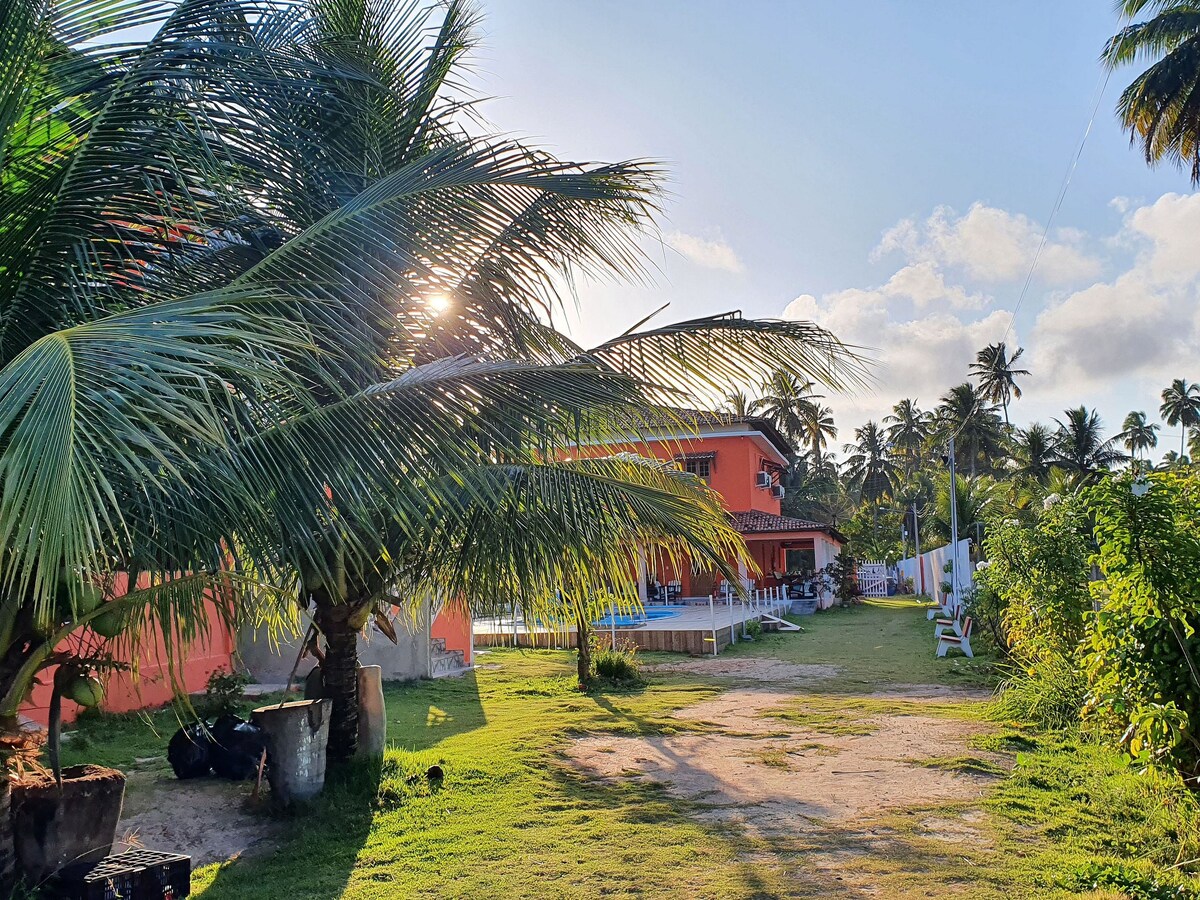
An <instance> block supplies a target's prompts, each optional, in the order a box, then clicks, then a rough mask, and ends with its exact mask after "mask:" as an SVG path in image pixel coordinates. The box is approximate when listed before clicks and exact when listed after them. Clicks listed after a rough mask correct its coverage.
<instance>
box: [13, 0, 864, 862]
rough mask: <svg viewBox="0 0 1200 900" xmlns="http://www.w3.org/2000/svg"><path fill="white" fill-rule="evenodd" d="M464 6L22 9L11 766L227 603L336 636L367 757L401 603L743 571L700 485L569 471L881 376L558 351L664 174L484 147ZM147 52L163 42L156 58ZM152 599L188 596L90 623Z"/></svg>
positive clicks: (702, 335)
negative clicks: (646, 551)
mask: <svg viewBox="0 0 1200 900" xmlns="http://www.w3.org/2000/svg"><path fill="white" fill-rule="evenodd" d="M430 14H432V13H424V12H421V11H420V10H419V9H417V8H416V7H413V6H410V5H407V4H405V5H396V6H392V5H389V4H387V3H382V4H361V3H356V2H353V0H346V2H338V0H328V2H322V3H320V4H316V5H314V6H313V7H312V8H307V9H305V8H299V7H291V6H289V7H286V8H283V7H281V8H280V9H278V10H275V9H273V8H269V7H268V8H265V9H264V8H263V7H261V6H258V5H255V6H253V7H250V6H247V7H246V8H245V9H242V10H239V9H238V8H237V7H236V5H235V2H234V0H220V2H215V0H214V2H213V3H212V4H211V6H208V5H206V0H195V2H192V3H189V4H186V5H185V6H182V7H174V6H169V5H168V6H164V5H160V4H157V3H151V2H145V3H141V2H138V0H127V2H118V3H117V4H113V3H112V2H110V0H70V2H64V3H62V4H40V3H36V2H34V0H14V2H11V3H8V4H6V5H5V6H4V7H3V10H2V12H0V25H2V26H3V27H0V147H2V148H3V156H0V167H2V168H0V223H2V227H0V311H2V315H0V470H2V471H3V483H4V491H3V493H0V538H2V539H3V543H4V547H5V553H4V554H3V556H2V557H0V583H2V584H3V586H4V593H3V595H2V597H3V599H2V600H0V732H4V734H3V735H2V736H4V737H6V738H7V737H12V736H13V735H14V734H15V733H16V712H17V710H18V709H19V707H20V705H21V703H22V701H23V700H24V699H25V697H26V696H27V693H28V690H29V686H30V685H31V684H32V681H33V678H34V677H35V676H36V674H37V672H38V671H39V670H40V669H42V668H44V667H45V666H47V665H51V664H53V663H54V662H56V661H58V657H57V656H56V652H57V651H56V647H58V646H60V645H61V643H62V641H63V640H64V639H65V638H66V637H67V636H69V635H70V634H72V633H75V632H78V631H79V630H80V629H82V628H83V627H84V626H86V625H88V624H89V623H91V622H93V621H95V620H96V619H97V618H98V617H99V616H100V615H102V614H103V615H107V614H110V613H120V614H121V615H122V616H123V617H125V618H126V620H127V628H128V634H129V636H130V637H131V639H134V640H136V639H137V637H138V635H139V634H141V633H145V634H147V635H148V634H149V632H148V630H146V629H144V628H143V626H144V625H146V624H149V623H153V622H161V623H169V625H170V627H169V628H167V629H166V631H167V635H168V637H170V638H172V639H173V640H172V641H171V646H170V647H169V648H168V651H169V653H170V654H172V656H173V658H174V659H176V660H178V659H180V658H182V656H183V654H182V652H181V649H180V647H179V643H180V642H182V643H186V642H187V641H188V640H190V639H192V638H195V637H196V636H198V635H199V634H200V633H202V631H203V628H204V623H205V622H206V621H207V612H206V604H207V603H208V602H209V601H208V600H206V596H207V595H209V594H211V593H212V592H213V591H214V590H215V592H216V597H217V600H216V605H217V607H218V609H219V610H220V611H221V612H222V613H223V614H224V615H225V616H226V617H227V619H228V620H229V621H230V622H231V623H233V622H235V620H236V619H238V618H239V617H248V616H252V615H256V614H259V613H261V615H263V616H269V617H271V618H272V619H273V620H274V621H275V622H276V623H279V624H282V620H283V618H284V617H285V614H286V616H294V615H295V612H296V609H297V604H296V603H295V598H299V599H300V606H302V607H306V608H309V609H311V611H312V612H313V616H314V619H315V621H316V623H317V625H318V627H319V629H320V632H321V634H322V637H323V640H324V641H325V642H326V648H325V655H326V685H325V687H326V691H327V693H328V694H329V695H330V696H331V697H332V699H333V701H334V703H333V708H334V713H333V720H332V722H331V725H332V726H333V727H332V729H331V733H332V736H331V745H330V752H331V755H332V756H333V757H334V758H335V759H336V758H338V757H344V756H346V755H348V753H349V752H352V750H353V747H354V735H355V733H356V721H355V717H356V714H357V704H356V702H355V701H356V687H355V681H356V679H355V667H356V664H357V647H356V635H357V632H358V631H359V630H360V629H361V628H362V626H363V625H364V624H365V622H366V621H367V620H368V619H369V618H370V617H371V615H373V614H376V613H377V612H378V611H379V610H380V606H381V604H383V603H384V602H385V601H387V600H388V599H389V598H396V597H398V598H402V599H404V600H406V601H415V600H416V598H418V597H419V596H421V594H420V593H419V592H418V586H419V588H420V590H422V591H423V590H426V589H427V588H429V587H433V588H439V587H446V588H447V589H451V588H452V589H453V590H455V591H457V592H460V593H461V594H462V596H464V598H465V599H467V600H468V601H469V602H472V603H474V604H477V605H480V606H482V605H483V604H486V603H488V602H495V600H494V598H496V597H500V596H503V595H505V594H509V593H511V592H512V591H514V590H517V591H521V592H522V594H523V599H524V600H526V601H527V604H530V605H532V608H535V609H536V608H543V609H549V608H551V605H552V604H556V603H559V602H560V598H562V599H564V600H565V601H566V602H567V603H568V604H570V608H571V609H575V610H578V609H581V608H583V606H584V604H585V602H586V598H587V596H588V593H589V591H595V590H599V589H601V588H606V587H608V586H609V585H611V584H620V583H624V582H625V581H627V580H628V579H627V577H626V576H627V574H628V571H629V567H630V566H631V565H633V564H634V561H635V560H634V558H633V557H632V556H631V555H630V554H631V552H632V551H631V550H630V549H629V548H631V547H634V546H635V545H636V544H637V543H638V542H639V541H641V540H642V539H643V538H646V539H648V540H649V541H650V542H651V543H653V544H655V545H656V546H659V547H661V548H662V551H663V552H666V553H674V554H682V553H684V552H687V553H689V554H692V555H694V556H695V557H696V558H698V559H706V560H708V561H710V562H711V563H712V564H713V565H714V566H717V567H718V568H721V567H724V566H727V565H728V560H730V559H734V558H736V557H737V555H738V554H739V553H740V552H741V551H740V550H739V548H738V546H737V538H736V535H733V534H732V532H731V530H730V529H729V527H728V524H727V522H725V517H724V514H723V513H722V512H721V510H720V506H719V504H718V503H716V502H715V498H714V497H713V496H712V495H711V494H709V493H706V491H705V489H703V486H702V485H700V484H698V483H697V481H696V479H694V478H689V477H686V476H685V475H684V474H683V473H678V472H673V471H667V469H670V468H671V467H663V466H661V465H660V464H657V463H655V462H653V461H650V460H640V459H636V458H630V457H624V456H618V457H613V458H611V459H603V460H575V461H573V462H564V463H554V462H548V460H554V459H555V458H557V456H558V455H559V452H558V451H565V450H569V449H571V448H575V447H577V446H578V443H579V442H580V441H581V440H592V441H603V440H604V439H606V438H608V437H614V436H616V435H619V434H624V433H626V431H627V429H628V422H629V420H630V418H631V417H633V418H636V417H638V416H641V415H646V414H649V413H651V412H653V411H654V410H655V409H656V407H655V404H656V402H658V401H660V400H661V399H662V398H663V397H664V396H670V397H677V396H679V391H680V389H681V386H682V387H684V388H688V387H690V388H692V389H701V390H710V391H711V390H728V389H729V388H730V387H731V385H732V384H733V383H734V381H735V380H736V379H737V378H744V377H746V375H747V373H749V374H750V377H766V376H767V375H768V373H769V372H770V371H772V370H778V369H782V370H783V371H785V372H787V373H789V374H790V375H792V376H793V377H795V378H797V379H807V380H814V381H820V382H822V383H825V384H830V385H834V386H836V384H837V382H839V381H841V380H843V379H845V378H849V379H853V378H854V377H856V374H857V371H858V367H857V363H855V362H854V361H853V357H852V356H851V355H849V354H847V353H846V351H845V349H844V348H843V347H842V346H841V345H840V344H839V343H838V342H837V341H836V339H834V338H833V337H832V336H831V335H829V334H828V333H826V332H824V331H822V330H821V329H820V328H817V327H816V326H813V325H811V324H809V323H783V322H759V321H755V320H747V319H744V318H742V317H741V316H739V315H736V314H730V315H726V316H716V317H710V318H706V319H701V320H694V321H691V322H683V323H677V324H672V325H666V326H661V327H655V328H646V329H643V330H635V331H631V332H629V333H627V334H623V335H621V336H620V337H618V338H616V339H614V340H612V341H609V342H606V343H605V344H602V345H600V346H598V347H593V348H583V347H579V346H578V345H576V344H574V343H572V342H571V341H570V340H569V339H567V338H566V337H565V336H563V335H561V334H558V333H557V332H555V331H554V330H553V329H552V328H550V327H549V326H548V325H547V324H546V317H545V315H544V311H545V309H546V307H547V304H553V303H556V302H559V301H558V295H557V294H556V285H557V284H559V283H561V282H562V280H564V279H565V280H568V281H569V279H570V278H571V277H572V275H573V274H574V273H577V272H581V271H582V272H592V273H597V274H602V273H610V274H616V275H622V274H627V273H628V272H629V271H631V269H635V268H636V266H637V264H638V256H637V251H636V247H635V243H634V239H635V237H636V234H637V232H638V229H639V228H640V227H641V226H642V225H644V224H646V223H648V222H649V220H650V217H651V216H652V215H653V214H654V211H655V209H656V202H657V201H656V198H657V185H658V181H659V175H658V172H657V170H656V169H655V168H654V167H652V166H647V165H645V164H619V165H601V166H591V167H585V166H578V165H573V164H569V163H562V162H559V161H557V160H554V159H552V158H550V157H548V156H546V155H545V154H542V153H540V152H537V151H534V150H531V149H529V148H525V147H523V146H521V145H519V144H514V143H512V142H511V141H506V140H501V139H495V138H489V137H486V136H484V137H479V136H470V135H468V134H466V133H465V132H464V131H463V129H462V127H461V125H460V123H459V118H460V117H459V116H458V115H457V112H458V106H457V105H456V102H455V101H452V100H451V99H449V97H450V95H449V92H448V90H447V84H448V79H450V80H452V79H453V73H454V71H455V70H456V69H457V68H458V66H459V65H460V63H461V57H462V54H463V53H464V51H465V50H466V48H467V47H469V46H470V37H471V33H472V28H473V26H474V17H473V16H472V15H471V14H470V12H469V10H467V9H466V8H465V7H464V6H463V5H462V4H460V3H454V2H451V3H449V4H447V5H446V6H444V7H439V8H438V9H437V14H438V15H440V16H441V20H440V22H439V23H437V27H436V28H435V32H434V40H432V41H430V42H427V41H424V40H421V39H418V36H420V35H423V34H425V33H426V30H425V29H426V26H427V25H428V24H429V20H428V19H427V18H426V17H427V15H430ZM137 26H145V27H150V28H157V29H158V31H157V34H156V36H155V38H154V39H153V40H152V41H150V42H148V43H146V44H144V45H133V44H130V43H129V42H128V40H127V39H126V38H125V35H126V32H127V30H128V29H130V28H134V27H137ZM114 31H119V32H120V40H118V41H117V42H116V43H113V44H109V43H106V36H107V35H109V34H110V33H113V32H114ZM47 34H53V35H55V40H53V41H51V40H49V39H44V38H45V36H46V35H47ZM630 372H636V373H637V375H636V376H634V375H631V374H629V373H630ZM563 455H566V454H563ZM722 523H724V524H722ZM635 538H636V539H635ZM431 548H433V549H432V550H431ZM233 550H236V553H232V552H227V551H233ZM722 560H725V562H722ZM179 572H187V573H190V574H188V575H187V576H183V577H179V576H176V575H174V574H173V573H179ZM121 573H130V574H131V575H134V574H137V573H151V574H152V575H154V576H155V577H154V579H153V583H154V587H152V588H150V589H147V590H144V591H135V592H134V593H132V594H130V595H128V596H126V597H123V598H120V599H115V600H112V601H110V602H109V603H107V604H106V605H105V606H104V607H102V608H100V609H96V608H93V607H92V605H91V604H90V598H91V597H92V591H91V590H90V588H91V586H92V584H93V583H104V582H105V581H106V580H107V579H110V578H111V577H113V576H115V575H118V574H121ZM234 581H239V582H241V583H243V584H244V585H245V589H244V590H242V591H239V592H237V593H236V594H235V593H234V592H231V591H229V590H228V588H229V586H230V584H231V583H232V582H234ZM560 582H561V583H560ZM501 586H502V587H501ZM281 594H282V595H284V596H287V597H288V598H289V600H288V602H287V603H286V604H283V605H281V604H280V603H279V597H280V596H281ZM488 598H491V600H489V599H488ZM235 599H236V602H235ZM9 747H11V744H9V743H7V742H5V743H3V746H2V747H0V750H3V752H8V748H9ZM8 784H9V782H8V780H7V779H4V778H0V835H2V833H3V829H4V828H5V827H7V825H8V823H9V817H8V816H7V815H6V814H5V813H4V810H3V808H2V807H3V806H4V804H5V803H6V802H7V796H8V793H7V791H8ZM7 848H8V844H7V843H5V842H4V841H3V840H0V878H2V877H3V875H4V870H5V868H6V866H7V862H6V860H7V859H9V857H7V856H6V850H7Z"/></svg>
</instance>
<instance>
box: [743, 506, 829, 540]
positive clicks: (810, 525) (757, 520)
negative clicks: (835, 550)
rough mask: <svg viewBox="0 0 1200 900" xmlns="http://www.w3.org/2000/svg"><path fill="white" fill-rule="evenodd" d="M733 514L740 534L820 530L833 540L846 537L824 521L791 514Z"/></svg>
mask: <svg viewBox="0 0 1200 900" xmlns="http://www.w3.org/2000/svg"><path fill="white" fill-rule="evenodd" d="M730 515H731V516H733V526H734V528H736V529H737V530H738V531H740V532H741V533H742V534H765V533H767V532H775V531H821V532H824V533H825V534H828V535H830V536H831V537H833V538H834V539H835V540H838V541H841V542H842V543H845V541H846V539H845V538H844V537H843V536H842V534H841V532H839V531H838V530H837V529H836V528H834V527H833V526H832V525H826V524H825V523H824V522H813V521H811V520H809V519H794V518H792V517H791V516H777V515H775V514H774V513H766V512H759V511H758V510H751V511H750V512H735V513H730Z"/></svg>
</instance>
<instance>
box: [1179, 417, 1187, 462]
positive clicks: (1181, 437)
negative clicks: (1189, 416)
mask: <svg viewBox="0 0 1200 900" xmlns="http://www.w3.org/2000/svg"><path fill="white" fill-rule="evenodd" d="M1179 427H1180V428H1182V429H1183V432H1182V434H1180V435H1179V461H1180V462H1183V451H1184V448H1186V447H1187V444H1186V443H1184V442H1185V441H1186V440H1187V426H1186V425H1184V424H1183V423H1182V422H1180V423H1179Z"/></svg>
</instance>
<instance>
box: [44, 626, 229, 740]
mask: <svg viewBox="0 0 1200 900" xmlns="http://www.w3.org/2000/svg"><path fill="white" fill-rule="evenodd" d="M208 627H209V636H208V638H207V639H205V640H201V641H197V642H196V643H195V644H193V645H191V646H190V647H189V648H188V649H187V651H186V654H187V661H186V662H184V663H183V665H182V667H181V666H180V665H179V664H178V661H176V664H175V667H174V668H175V676H176V677H180V676H182V686H183V689H184V690H185V691H186V692H188V693H196V692H197V691H202V690H204V686H205V685H206V684H207V682H208V678H209V676H210V675H212V673H213V672H215V671H218V670H220V671H229V670H230V668H231V658H232V655H233V651H234V641H233V635H232V634H230V633H229V631H228V629H226V627H225V625H224V623H223V622H222V621H221V618H220V616H219V615H218V614H217V611H216V610H215V609H212V610H210V611H209V623H208ZM156 632H157V629H156ZM147 645H148V646H147V647H146V648H145V650H144V651H143V653H142V656H141V659H140V660H139V663H138V671H137V673H136V675H135V674H134V673H132V672H114V673H112V674H111V675H110V676H109V678H108V681H107V684H106V687H105V692H104V693H105V696H104V703H103V708H104V709H105V710H108V711H109V712H132V711H133V710H138V709H143V708H145V707H149V706H162V705H163V704H164V703H169V702H171V699H172V698H173V697H174V696H175V691H174V689H173V687H172V682H171V675H172V673H171V672H170V671H169V668H170V667H169V666H168V664H167V656H166V652H165V650H164V649H163V641H162V635H161V632H157V633H156V634H155V636H154V640H153V643H152V645H151V644H150V642H149V641H147ZM53 676H54V669H53V668H50V669H46V670H44V671H43V672H42V673H41V674H40V675H39V676H38V677H39V678H40V679H41V681H42V682H44V684H42V685H39V686H37V687H35V688H34V691H33V697H32V698H31V700H30V701H29V703H27V704H26V705H25V707H23V708H22V710H21V712H22V713H23V714H24V715H27V716H29V717H30V718H31V719H33V720H34V721H36V722H41V723H42V724H43V725H44V724H46V721H47V713H48V707H49V704H50V684H51V681H52V679H53ZM62 706H63V721H65V722H70V721H71V720H73V719H74V718H75V717H76V716H77V715H78V714H79V710H80V707H79V706H77V705H76V704H74V703H72V702H71V701H70V700H63V705H62Z"/></svg>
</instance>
